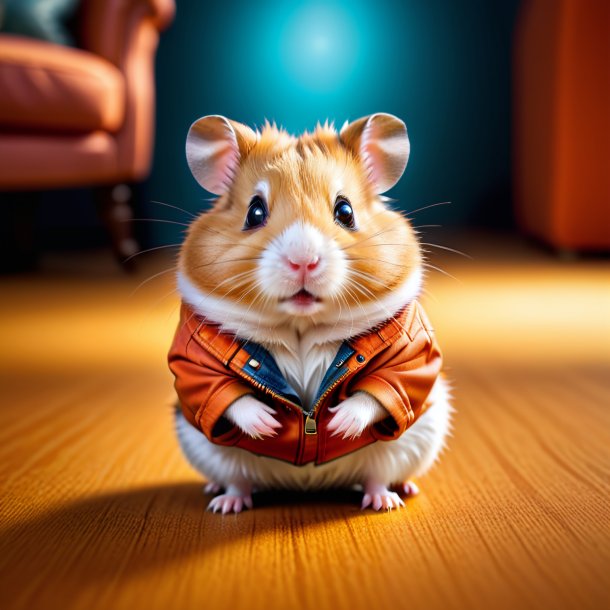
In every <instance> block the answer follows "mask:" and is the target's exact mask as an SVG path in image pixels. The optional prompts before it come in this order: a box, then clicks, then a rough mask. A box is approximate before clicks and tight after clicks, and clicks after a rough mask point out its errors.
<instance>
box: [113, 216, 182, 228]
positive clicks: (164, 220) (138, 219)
mask: <svg viewBox="0 0 610 610" xmlns="http://www.w3.org/2000/svg"><path fill="white" fill-rule="evenodd" d="M120 222H164V223H165V224H168V225H180V226H181V227H187V228H188V227H190V226H191V225H190V224H187V223H184V222H178V221H177V220H166V219H165V218H125V219H123V220H121V221H120Z"/></svg>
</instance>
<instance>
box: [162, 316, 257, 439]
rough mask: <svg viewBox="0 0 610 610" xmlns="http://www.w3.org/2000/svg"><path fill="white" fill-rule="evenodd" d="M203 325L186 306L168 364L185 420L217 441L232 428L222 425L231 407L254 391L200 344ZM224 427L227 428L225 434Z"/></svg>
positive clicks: (229, 425) (230, 425) (228, 425)
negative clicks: (200, 332) (199, 335)
mask: <svg viewBox="0 0 610 610" xmlns="http://www.w3.org/2000/svg"><path fill="white" fill-rule="evenodd" d="M200 324H201V320H200V319H199V318H197V317H196V316H195V314H194V313H193V311H192V309H190V308H189V307H188V306H186V305H183V306H182V309H181V311H180V322H179V324H178V328H177V330H176V334H175V336H174V341H173V343H172V346H171V348H170V351H169V354H168V361H169V368H170V370H171V371H172V373H173V374H174V377H175V382H174V387H175V388H176V392H177V394H178V400H179V401H180V406H181V408H182V412H183V413H184V416H185V417H186V419H187V420H188V421H189V422H190V423H191V424H192V425H193V426H195V427H196V428H198V429H199V430H201V431H202V432H203V433H204V434H205V435H206V437H207V438H208V439H210V440H214V437H216V436H218V435H220V434H222V433H226V431H227V427H228V428H231V427H232V424H229V422H227V421H226V420H223V421H222V422H221V421H220V420H221V417H222V414H223V413H224V412H225V410H226V409H227V407H229V406H230V405H231V404H232V403H233V402H235V400H237V399H238V398H240V397H241V396H245V395H246V394H252V389H251V388H249V387H248V386H247V385H246V384H244V383H243V382H242V381H241V379H240V378H239V377H238V376H237V375H236V374H235V373H234V372H233V371H231V370H230V369H229V368H228V367H227V366H225V365H224V363H223V362H221V361H220V360H218V359H217V358H216V357H214V356H213V355H212V354H210V353H209V352H208V351H207V350H206V349H205V347H203V345H201V344H200V342H199V341H198V340H197V331H198V328H199V325H200ZM222 423H226V424H227V426H225V427H224V430H223V429H222V428H223V426H222V425H221V424H222Z"/></svg>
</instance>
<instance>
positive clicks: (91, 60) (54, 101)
mask: <svg viewBox="0 0 610 610" xmlns="http://www.w3.org/2000/svg"><path fill="white" fill-rule="evenodd" d="M0 91H2V95H0V126H1V127H2V128H3V129H5V128H7V127H8V128H10V129H12V130H23V129H27V130H36V131H40V130H43V131H44V130H47V131H72V132H86V131H92V130H96V129H103V130H106V131H110V132H112V131H116V130H118V129H119V128H120V126H121V125H122V122H123V117H124V113H125V82H124V79H123V75H122V73H121V72H120V71H119V70H118V68H116V67H115V66H114V65H112V64H111V63H110V62H108V61H106V60H105V59H102V58H101V57H98V56H96V55H93V54H92V53H89V52H87V51H82V50H80V49H72V48H68V47H62V46H59V45H55V44H51V43H48V42H42V41H39V40H33V39H30V38H24V37H21V36H13V35H10V34H0Z"/></svg>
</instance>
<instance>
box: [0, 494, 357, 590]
mask: <svg viewBox="0 0 610 610" xmlns="http://www.w3.org/2000/svg"><path fill="white" fill-rule="evenodd" d="M361 496H362V494H360V493H358V492H356V491H350V490H343V491H330V492H327V493H308V494H301V493H289V492H265V493H259V494H257V495H256V496H255V500H254V501H255V509H254V510H253V511H246V512H244V513H241V514H239V515H226V516H221V515H218V514H212V513H210V512H207V511H206V510H205V507H206V506H207V503H208V502H209V500H210V496H204V495H203V493H202V490H201V485H200V484H195V483H176V484H170V485H160V486H155V487H147V488H143V489H135V490H129V491H120V492H116V493H110V494H105V495H100V496H96V497H92V498H88V499H85V500H79V501H77V502H74V503H71V504H66V505H63V506H59V507H56V508H52V509H50V510H49V511H48V512H46V513H43V514H40V515H37V516H33V517H31V518H29V519H27V520H24V521H22V522H20V523H17V524H15V525H11V526H8V527H2V528H0V558H1V560H0V566H1V567H0V570H1V571H2V573H3V582H4V583H9V588H10V589H13V590H14V591H16V592H17V591H22V590H23V587H28V586H31V584H32V576H33V575H35V578H34V580H38V579H40V580H43V581H44V582H45V583H58V582H61V583H62V584H63V585H64V586H65V585H67V586H71V585H72V584H74V585H77V584H86V583H87V582H99V581H102V582H104V581H109V580H112V579H115V578H119V577H121V578H124V577H126V576H129V575H130V574H132V573H137V572H141V571H145V570H147V569H149V568H151V567H155V566H157V565H161V564H167V563H168V562H172V561H174V560H179V559H182V558H184V557H186V556H192V555H198V556H201V558H202V559H203V558H204V556H205V555H207V554H209V553H210V552H211V551H213V549H214V548H215V547H217V546H218V545H225V546H226V545H230V544H231V543H232V542H234V541H236V540H238V539H241V538H244V537H249V538H253V539H254V538H256V536H259V535H262V534H265V533H268V532H269V531H273V529H274V528H276V527H277V522H278V518H279V517H278V512H280V513H281V512H282V511H283V510H284V509H286V510H288V511H290V513H291V517H290V519H289V520H288V521H289V522H293V523H295V527H296V524H298V530H299V532H302V531H305V530H306V529H307V528H308V527H310V526H315V525H318V524H320V523H328V522H332V521H337V520H343V519H345V518H346V517H349V518H350V519H353V518H358V516H360V515H362V513H361V511H360V509H359V504H360V500H361ZM253 542H255V540H253ZM2 564H4V565H2ZM5 593H6V591H5Z"/></svg>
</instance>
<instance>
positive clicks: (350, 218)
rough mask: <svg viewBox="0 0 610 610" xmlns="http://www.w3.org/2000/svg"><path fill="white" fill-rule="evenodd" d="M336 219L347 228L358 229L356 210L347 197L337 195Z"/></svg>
mask: <svg viewBox="0 0 610 610" xmlns="http://www.w3.org/2000/svg"><path fill="white" fill-rule="evenodd" d="M335 221H336V222H338V223H339V224H340V225H341V226H342V227H344V228H345V229H350V230H352V231H355V230H356V220H355V218H354V210H353V208H352V204H351V203H350V202H349V201H348V200H347V199H346V198H345V197H337V201H335Z"/></svg>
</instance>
